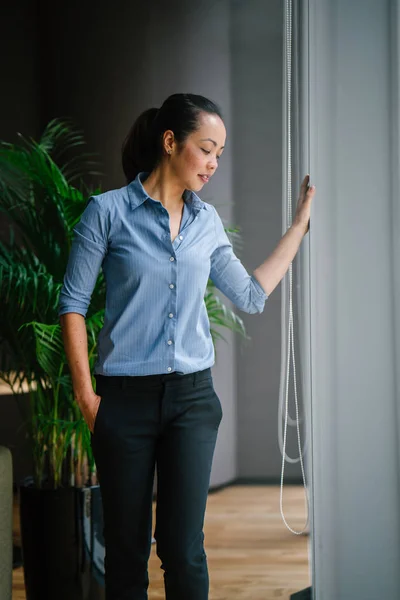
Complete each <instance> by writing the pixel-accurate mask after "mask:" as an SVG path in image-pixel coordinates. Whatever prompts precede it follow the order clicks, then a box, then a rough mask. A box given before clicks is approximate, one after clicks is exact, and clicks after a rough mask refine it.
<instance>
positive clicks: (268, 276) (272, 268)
mask: <svg viewBox="0 0 400 600" xmlns="http://www.w3.org/2000/svg"><path fill="white" fill-rule="evenodd" d="M305 233H306V229H305V227H304V225H302V224H296V223H294V224H293V225H292V226H291V227H290V228H289V229H288V231H287V232H286V233H285V235H284V236H283V237H282V239H281V240H280V241H279V244H278V245H277V247H276V248H275V250H274V251H273V252H272V254H271V255H270V256H269V257H268V258H267V259H266V260H265V261H264V262H263V263H262V264H261V265H260V266H259V267H257V269H255V271H254V272H253V275H254V276H255V278H256V279H257V281H259V283H260V284H261V286H262V287H263V289H264V290H265V293H266V294H267V295H268V296H269V295H270V294H271V292H273V290H274V289H275V288H276V286H277V285H278V284H279V283H280V281H281V280H282V279H283V277H284V276H285V273H286V271H287V270H288V269H289V267H290V263H291V262H292V261H293V259H294V257H295V256H296V253H297V251H298V249H299V247H300V244H301V241H302V239H303V237H304V234H305Z"/></svg>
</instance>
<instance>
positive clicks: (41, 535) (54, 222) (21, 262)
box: [0, 119, 249, 600]
mask: <svg viewBox="0 0 400 600" xmlns="http://www.w3.org/2000/svg"><path fill="white" fill-rule="evenodd" d="M84 143H85V142H84V139H83V136H82V133H81V132H80V131H78V130H77V129H75V127H74V125H73V123H72V121H70V120H67V119H63V120H61V119H54V120H52V121H51V122H49V123H48V125H47V126H46V128H45V130H44V132H43V134H42V136H41V138H40V140H39V141H35V140H33V139H31V138H30V139H26V138H24V137H23V136H22V135H20V134H19V142H18V143H17V144H10V143H7V142H4V141H3V142H1V141H0V211H1V212H2V213H3V214H4V215H5V217H6V219H7V221H8V223H9V240H8V241H7V242H6V241H3V242H0V327H1V335H0V379H1V380H3V381H4V382H5V383H7V384H8V385H9V387H10V388H11V390H12V393H13V394H15V395H16V396H20V394H21V392H22V390H23V385H24V386H25V387H24V390H27V392H26V394H27V402H26V414H24V419H25V422H26V426H27V431H28V435H29V438H30V444H31V450H32V458H33V473H32V478H31V479H30V480H29V481H25V482H22V483H21V484H20V485H19V494H20V515H21V536H22V546H23V548H22V550H23V561H24V571H25V585H26V590H27V598H28V600H36V599H39V598H40V600H47V598H52V599H53V598H55V597H57V598H58V599H59V600H62V599H63V598H65V599H67V598H68V600H70V599H71V598H74V599H75V598H76V599H78V598H82V599H83V598H91V597H93V598H99V597H101V595H102V592H101V589H102V580H101V579H102V570H101V568H100V567H99V566H98V562H99V561H98V556H97V558H96V544H95V542H96V539H97V540H99V539H100V538H101V535H102V531H101V529H102V527H101V500H100V494H99V488H98V485H97V477H96V465H95V463H94V460H93V456H92V452H91V446H90V434H89V430H88V428H87V426H86V423H85V421H84V419H83V417H82V415H81V413H80V411H79V408H78V406H77V404H76V402H75V401H74V397H73V390H72V384H71V378H70V374H69V369H68V364H67V360H66V356H65V352H64V347H63V341H62V334H61V328H60V324H59V319H58V315H57V310H58V299H59V293H60V289H61V286H62V282H63V277H64V273H65V268H66V264H67V260H68V255H69V251H70V247H71V242H72V238H73V228H74V226H75V224H76V223H77V222H78V221H79V219H80V216H81V214H82V212H83V210H84V208H85V206H86V203H87V200H88V198H89V196H91V195H95V194H97V193H100V191H101V190H100V188H96V189H89V188H88V187H86V185H85V184H84V178H85V177H87V176H88V175H93V174H97V175H98V174H99V173H97V172H96V171H94V170H93V166H94V165H95V163H94V162H93V161H92V160H91V157H92V155H90V154H87V153H83V152H82V151H81V146H82V145H83V144H84ZM77 150H78V151H77ZM76 182H77V184H76ZM226 231H227V233H228V235H230V237H231V239H232V240H233V242H234V241H239V239H240V235H239V232H238V229H237V228H226ZM104 301H105V282H104V278H103V275H102V274H100V275H99V277H98V280H97V283H96V286H95V289H94V290H93V294H92V298H91V304H90V307H89V310H88V314H87V317H86V327H87V333H88V352H89V363H90V367H91V372H92V374H93V367H94V364H95V360H96V357H97V355H96V352H97V350H96V348H97V346H96V340H97V337H98V333H99V332H100V329H101V327H102V324H103V316H104ZM205 304H206V307H207V311H208V316H209V320H210V324H211V335H212V339H213V341H214V344H215V341H216V340H217V339H218V338H222V339H225V338H224V337H223V336H222V334H221V333H220V331H219V328H220V327H227V328H228V329H230V330H232V331H234V332H237V333H239V334H240V335H242V336H244V337H245V338H246V339H249V338H248V336H247V335H246V332H245V328H244V325H243V322H242V320H241V319H240V318H239V317H238V316H237V315H236V314H235V313H234V312H233V311H231V310H230V309H228V308H227V306H226V305H225V304H224V303H223V302H222V301H221V300H220V298H218V296H217V295H216V290H215V287H214V284H213V283H212V281H211V280H209V282H208V286H207V290H206V295H205ZM94 514H96V515H97V516H96V519H97V521H94V520H93V515H94ZM99 520H100V521H99ZM71 532H75V534H76V535H73V536H71ZM72 538H73V539H72ZM100 541H101V540H100ZM96 560H97V562H96ZM96 565H97V568H96ZM78 571H79V574H78ZM96 573H97V575H98V578H97V580H96V578H94V577H93V575H96ZM78 575H79V576H78ZM95 580H96V581H97V583H96V581H95ZM60 581H62V585H60ZM97 585H98V587H96V586H97Z"/></svg>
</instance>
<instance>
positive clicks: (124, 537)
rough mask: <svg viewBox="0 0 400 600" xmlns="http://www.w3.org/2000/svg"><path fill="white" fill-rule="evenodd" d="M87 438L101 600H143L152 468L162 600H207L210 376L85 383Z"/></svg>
mask: <svg viewBox="0 0 400 600" xmlns="http://www.w3.org/2000/svg"><path fill="white" fill-rule="evenodd" d="M95 378H96V393H97V394H98V395H99V396H101V401H100V406H99V410H98V413H97V416H96V421H95V425H94V432H93V435H92V438H91V439H92V449H93V454H94V458H95V461H96V466H97V472H98V478H99V483H100V490H101V495H102V502H103V513H104V539H105V581H106V599H107V600H128V599H129V600H147V597H148V596H147V589H148V585H149V576H148V570H147V565H148V559H149V556H150V550H151V537H152V497H153V484H154V472H155V468H157V503H156V527H155V532H154V537H155V538H156V543H157V545H156V551H157V555H158V557H159V558H160V560H161V568H162V569H163V570H164V586H165V597H166V599H167V600H207V598H208V591H209V578H208V568H207V556H206V553H205V550H204V544H203V541H204V533H203V524H204V514H205V509H206V502H207V495H208V488H209V482H210V473H211V465H212V459H213V455H214V449H215V443H216V439H217V432H218V427H219V424H220V421H221V419H222V408H221V403H220V400H219V398H218V396H217V394H216V393H215V390H214V386H213V380H212V375H211V369H206V370H204V371H197V372H195V373H190V374H186V375H179V374H178V373H176V372H173V373H169V374H165V375H145V376H134V377H129V376H104V375H95Z"/></svg>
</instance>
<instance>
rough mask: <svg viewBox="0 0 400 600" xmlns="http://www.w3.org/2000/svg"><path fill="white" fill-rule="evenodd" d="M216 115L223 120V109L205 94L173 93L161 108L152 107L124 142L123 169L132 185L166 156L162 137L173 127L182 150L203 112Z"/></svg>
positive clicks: (133, 126)
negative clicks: (138, 175) (138, 177)
mask: <svg viewBox="0 0 400 600" xmlns="http://www.w3.org/2000/svg"><path fill="white" fill-rule="evenodd" d="M202 112H206V113H209V114H216V115H218V116H219V117H220V118H221V119H222V118H223V117H222V113H221V109H220V108H219V106H218V105H217V104H215V103H214V102H212V101H211V100H208V99H207V98H205V97H204V96H198V95H196V94H173V95H172V96H169V97H168V98H167V99H166V100H165V102H164V103H163V105H162V106H161V108H160V109H159V110H158V109H157V108H148V109H147V110H145V111H144V112H142V113H141V114H140V115H139V116H138V118H137V119H136V121H135V122H134V124H133V125H132V127H131V129H130V131H129V133H128V135H127V136H126V138H125V140H124V142H123V145H122V168H123V170H124V173H125V177H126V181H127V183H128V184H129V183H130V182H131V181H133V180H134V179H135V177H136V176H137V174H138V173H140V172H141V171H148V172H151V171H152V170H153V169H154V167H156V166H157V165H158V164H159V162H160V161H161V158H162V156H163V146H162V136H163V133H164V132H165V131H166V130H167V129H170V130H171V131H173V132H174V136H175V140H176V141H177V144H178V152H179V151H181V150H182V148H183V146H184V143H185V141H186V139H187V138H188V137H189V135H190V134H191V133H193V132H194V131H197V130H198V129H199V114H200V113H202Z"/></svg>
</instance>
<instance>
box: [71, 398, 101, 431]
mask: <svg viewBox="0 0 400 600" xmlns="http://www.w3.org/2000/svg"><path fill="white" fill-rule="evenodd" d="M75 399H76V401H77V402H78V405H79V408H80V411H81V413H82V415H83V418H84V419H85V421H86V424H87V426H88V427H89V431H90V433H93V432H94V424H95V421H96V417H97V412H98V410H99V406H100V401H101V396H98V395H97V394H96V392H95V391H94V390H92V394H91V395H90V396H89V397H88V396H87V395H85V396H81V397H76V398H75Z"/></svg>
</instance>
